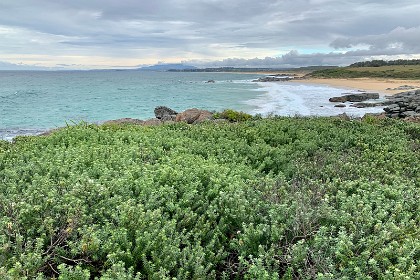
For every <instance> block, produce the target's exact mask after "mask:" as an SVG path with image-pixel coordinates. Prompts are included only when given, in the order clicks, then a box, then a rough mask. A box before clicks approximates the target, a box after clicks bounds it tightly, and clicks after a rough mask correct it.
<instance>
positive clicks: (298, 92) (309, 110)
mask: <svg viewBox="0 0 420 280" xmlns="http://www.w3.org/2000/svg"><path fill="white" fill-rule="evenodd" d="M258 84H259V86H261V88H259V89H257V90H256V91H258V92H260V93H259V94H258V95H257V97H256V98H253V99H250V100H247V101H245V102H244V103H245V104H247V105H250V106H253V107H254V109H253V110H252V111H251V112H250V113H251V114H261V115H263V116H267V115H270V114H274V115H279V116H295V115H300V116H335V115H338V114H342V113H346V114H347V115H349V116H354V117H361V116H363V115H364V114H366V113H380V112H383V107H370V108H355V107H350V105H351V104H352V103H348V102H347V103H346V105H347V106H346V107H344V108H338V107H334V105H336V104H337V103H332V102H329V101H328V99H329V98H331V97H333V96H340V95H341V94H343V92H346V93H357V92H358V91H357V90H354V91H349V90H343V89H339V88H334V87H328V86H322V85H307V84H299V83H295V82H281V83H258Z"/></svg>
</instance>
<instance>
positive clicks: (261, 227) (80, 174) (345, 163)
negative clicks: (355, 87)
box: [0, 117, 420, 279]
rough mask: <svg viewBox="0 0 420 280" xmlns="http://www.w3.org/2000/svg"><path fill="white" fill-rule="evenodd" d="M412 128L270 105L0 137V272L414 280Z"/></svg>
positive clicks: (417, 270)
mask: <svg viewBox="0 0 420 280" xmlns="http://www.w3.org/2000/svg"><path fill="white" fill-rule="evenodd" d="M419 135H420V125H419V124H413V123H411V124H410V123H405V122H401V121H397V120H392V119H385V120H376V119H366V121H358V120H351V121H345V120H341V119H338V118H298V117H297V118H280V117H274V118H268V119H258V120H255V119H254V120H252V119H251V120H247V121H245V122H239V123H203V124H199V125H187V124H183V123H176V124H170V125H161V126H156V127H142V126H134V125H115V124H114V125H103V126H97V125H88V124H80V125H76V126H70V127H67V128H65V129H61V130H59V131H56V132H54V133H53V134H51V135H49V136H42V137H17V138H15V140H14V142H13V143H7V142H0V278H1V279H51V278H55V279H57V278H58V279H419V278H420V267H419V259H420V238H419V236H420V226H419V222H420V209H419V206H420V204H419V198H420V197H419V194H420V192H419V187H420V140H419V138H420V137H419Z"/></svg>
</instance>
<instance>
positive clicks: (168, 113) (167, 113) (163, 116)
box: [154, 106, 178, 121]
mask: <svg viewBox="0 0 420 280" xmlns="http://www.w3.org/2000/svg"><path fill="white" fill-rule="evenodd" d="M154 112H155V116H156V118H157V119H159V120H162V121H174V120H175V118H176V115H178V113H177V112H176V111H174V110H172V109H171V108H168V107H165V106H158V107H156V108H155V110H154Z"/></svg>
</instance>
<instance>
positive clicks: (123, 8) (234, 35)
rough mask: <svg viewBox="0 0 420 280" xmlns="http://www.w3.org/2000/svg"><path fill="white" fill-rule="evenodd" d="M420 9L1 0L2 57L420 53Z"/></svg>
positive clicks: (413, 5) (221, 1) (321, 2)
mask: <svg viewBox="0 0 420 280" xmlns="http://www.w3.org/2000/svg"><path fill="white" fill-rule="evenodd" d="M419 10H420V3H418V0H401V1H395V0H393V1H390V0H384V1H379V0H377V1H372V0H347V1H344V0H335V1H332V0H293V1H292V0H290V1H281V0H259V1H255V0H228V1H226V0H196V1H191V0H159V1H146V0H143V1H140V0H124V1H117V0H89V1H86V0H72V1H66V0H57V1H50V0H20V1H17V0H2V1H1V3H0V36H2V33H1V28H2V27H3V28H5V29H9V30H13V32H15V34H16V36H11V35H8V36H6V37H3V38H4V39H3V42H2V40H0V59H1V60H5V59H4V58H5V57H6V54H15V56H19V55H27V54H31V55H34V56H35V55H41V54H42V55H46V54H50V55H56V56H62V57H64V56H91V55H97V56H103V57H104V58H105V57H109V58H122V57H124V56H125V58H126V59H129V58H130V57H132V58H133V59H134V58H135V59H149V60H150V59H154V60H156V61H158V60H162V59H163V60H165V59H167V58H172V59H174V57H175V56H176V57H178V58H179V59H184V60H188V59H190V58H191V57H194V58H200V57H201V58H202V59H214V60H220V59H222V58H223V57H232V56H238V55H240V53H243V55H244V56H245V57H248V58H249V57H252V56H258V57H264V56H267V55H270V56H274V55H278V54H281V53H283V52H284V50H290V49H297V50H305V49H313V50H314V51H313V52H314V54H313V57H322V55H318V52H323V53H325V56H326V57H327V56H331V55H330V54H329V52H331V51H332V50H333V49H334V48H337V49H341V48H344V49H346V48H351V49H349V50H348V55H347V57H349V56H350V54H351V55H354V56H355V57H357V56H359V55H360V56H363V53H365V54H364V55H366V56H369V55H388V54H391V53H395V54H415V53H420V51H419V47H418V45H420V44H419V43H418V39H417V38H420V34H419V26H420V18H419V17H418V15H417V14H418V11H419ZM360 45H366V46H367V50H366V48H360V47H359V46H360ZM352 52H354V53H352ZM326 57H324V60H323V61H327V60H326ZM286 58H287V56H286ZM311 58H312V57H307V59H308V60H309V61H310V59H311ZM284 59H285V58H284ZM290 59H294V60H299V61H300V60H301V59H304V56H303V55H302V54H299V55H298V56H292V57H291V58H290ZM250 61H252V62H255V63H260V60H255V61H254V60H250ZM59 63H62V64H71V63H67V62H66V61H57V64H59Z"/></svg>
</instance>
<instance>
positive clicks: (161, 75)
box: [0, 71, 383, 140]
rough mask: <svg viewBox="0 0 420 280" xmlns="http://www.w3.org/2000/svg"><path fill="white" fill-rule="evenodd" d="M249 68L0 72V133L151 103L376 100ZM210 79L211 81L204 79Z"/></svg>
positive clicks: (140, 114)
mask: <svg viewBox="0 0 420 280" xmlns="http://www.w3.org/2000/svg"><path fill="white" fill-rule="evenodd" d="M258 77H261V75H256V74H235V73H177V72H149V71H72V72H64V71H62V72H41V71H0V139H6V140H10V139H12V138H13V137H15V136H16V135H33V134H38V133H41V132H43V131H45V130H48V129H51V128H56V127H61V126H64V125H66V123H70V124H72V123H77V122H80V121H86V122H94V123H100V122H103V121H105V120H111V119H119V118H138V119H149V118H153V117H154V113H153V109H154V108H155V107H156V106H168V107H170V108H172V109H175V110H177V111H183V110H185V109H188V108H201V109H207V110H210V111H213V110H215V111H221V110H223V109H227V108H230V109H235V110H240V111H245V112H247V113H250V114H261V115H270V114H275V115H281V116H295V115H303V116H333V115H338V114H342V113H346V114H348V115H351V116H357V117H360V116H363V115H364V114H365V113H367V112H369V113H378V112H382V110H383V108H382V107H372V108H364V109H358V108H354V107H351V106H350V104H348V105H347V106H346V107H345V108H337V107H334V105H335V104H334V103H331V102H329V101H328V99H329V98H330V97H333V96H339V95H341V94H343V93H346V92H353V93H354V92H358V91H357V90H356V89H355V90H351V89H342V88H341V89H340V88H334V87H329V86H325V85H310V84H301V83H299V82H279V83H253V82H251V81H252V80H253V79H255V78H258ZM208 80H214V81H215V83H207V81H208Z"/></svg>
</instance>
